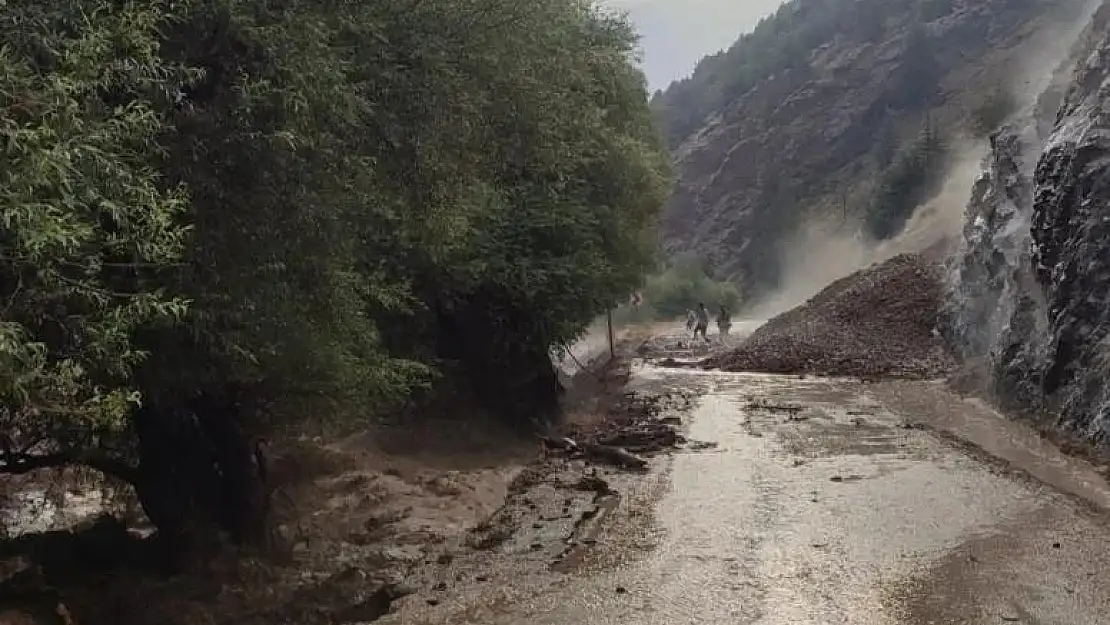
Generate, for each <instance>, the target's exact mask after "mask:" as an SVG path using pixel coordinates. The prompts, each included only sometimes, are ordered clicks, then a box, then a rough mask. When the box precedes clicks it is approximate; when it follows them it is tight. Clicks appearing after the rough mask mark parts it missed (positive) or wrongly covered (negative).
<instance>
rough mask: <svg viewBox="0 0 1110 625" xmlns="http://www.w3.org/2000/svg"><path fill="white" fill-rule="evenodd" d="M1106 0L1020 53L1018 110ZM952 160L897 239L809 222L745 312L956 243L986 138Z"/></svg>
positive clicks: (785, 246) (760, 314)
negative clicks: (778, 273)
mask: <svg viewBox="0 0 1110 625" xmlns="http://www.w3.org/2000/svg"><path fill="white" fill-rule="evenodd" d="M1101 4H1102V0H1091V2H1089V3H1087V4H1086V5H1084V7H1083V8H1082V9H1081V10H1080V11H1077V12H1075V13H1072V14H1070V15H1066V16H1064V15H1061V16H1060V19H1059V20H1058V21H1056V22H1054V23H1052V24H1051V25H1049V26H1047V27H1045V28H1043V29H1041V30H1040V31H1039V32H1038V33H1037V34H1036V36H1034V37H1033V38H1032V39H1031V40H1030V41H1029V42H1028V43H1027V44H1026V45H1027V46H1028V48H1029V49H1032V50H1036V51H1037V53H1036V54H1027V55H1023V56H1021V57H1020V59H1021V60H1020V61H1019V62H1018V63H1017V65H1016V66H1015V67H1012V68H1011V71H1010V76H1009V78H1008V79H1006V80H1004V81H1003V84H1005V85H1006V87H1007V88H1008V89H1009V90H1010V92H1011V93H1012V94H1013V95H1014V96H1015V98H1016V100H1017V102H1016V104H1017V108H1018V111H1017V113H1016V114H1017V115H1022V116H1024V117H1030V118H1031V111H1032V109H1033V107H1034V106H1035V105H1036V102H1037V99H1038V97H1039V96H1040V94H1042V93H1043V92H1044V91H1045V90H1046V89H1047V88H1048V87H1049V86H1050V85H1052V83H1053V80H1054V78H1056V77H1057V74H1056V72H1057V70H1058V69H1060V67H1061V64H1063V63H1064V62H1065V61H1066V60H1067V57H1068V55H1069V53H1070V51H1071V50H1072V48H1073V46H1074V45H1075V43H1076V42H1077V41H1078V39H1079V37H1080V36H1081V35H1082V33H1083V31H1084V30H1085V28H1086V26H1087V24H1089V23H1090V20H1091V18H1092V16H1093V15H1094V13H1095V11H1096V10H1097V9H1098V7H1099V6H1100V5H1101ZM951 148H952V150H951V153H952V154H954V155H955V156H954V158H952V159H951V161H950V162H949V165H948V171H947V172H946V175H945V182H944V184H943V186H942V188H941V191H940V193H939V194H937V195H936V196H935V197H933V198H932V199H930V200H928V201H927V202H925V203H924V204H922V205H921V206H919V207H918V208H917V209H916V210H915V211H914V213H913V216H912V217H911V218H910V221H909V222H908V223H907V224H906V227H905V229H904V230H903V231H902V233H901V234H900V235H899V236H897V237H896V238H894V239H892V240H889V241H878V242H877V241H873V240H871V239H870V238H869V237H868V236H867V235H866V234H864V233H863V231H862V223H860V222H859V221H848V222H846V221H845V220H843V219H821V218H817V219H811V220H809V221H807V223H806V224H805V225H804V226H802V228H800V229H799V231H798V232H797V233H796V234H795V235H794V236H793V237H791V238H790V239H788V240H786V241H784V242H783V243H782V245H781V246H780V266H781V267H782V268H783V273H782V280H781V286H780V288H779V289H778V290H777V291H775V292H774V293H771V294H770V295H768V296H766V297H764V298H762V299H761V300H760V301H759V302H757V303H755V304H754V305H753V306H752V307H750V308H749V311H748V314H747V315H746V316H748V317H750V318H752V319H770V318H771V317H774V316H775V315H778V314H780V313H783V312H785V311H787V310H790V309H791V308H794V307H796V306H798V305H800V304H802V303H804V302H805V301H806V300H808V299H809V298H811V297H813V296H814V295H816V294H817V293H819V292H820V291H821V290H822V289H824V288H825V287H826V286H828V285H829V284H830V283H832V282H834V281H836V280H838V279H840V278H843V277H845V276H848V275H850V274H852V273H855V272H856V271H859V270H860V269H863V268H865V267H868V266H870V265H872V264H874V263H880V262H883V261H885V260H888V259H890V258H892V257H894V256H897V255H898V254H904V253H914V252H923V251H926V250H930V251H933V250H944V248H945V247H946V246H947V245H952V244H954V243H955V241H957V240H958V238H959V236H960V233H961V230H962V228H963V222H964V209H965V207H966V205H967V201H968V199H969V197H970V194H971V189H972V186H973V185H974V184H975V180H976V179H977V178H978V177H979V175H980V174H981V172H982V162H983V159H984V158H985V157H986V156H987V153H988V150H989V145H988V142H987V141H986V140H982V139H980V140H974V139H971V138H970V137H962V138H960V139H958V140H957V142H956V143H955V144H954V145H952V146H951Z"/></svg>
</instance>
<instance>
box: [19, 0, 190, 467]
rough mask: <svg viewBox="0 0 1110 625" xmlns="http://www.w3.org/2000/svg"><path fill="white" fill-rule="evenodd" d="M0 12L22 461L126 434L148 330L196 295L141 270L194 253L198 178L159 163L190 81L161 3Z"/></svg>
mask: <svg viewBox="0 0 1110 625" xmlns="http://www.w3.org/2000/svg"><path fill="white" fill-rule="evenodd" d="M2 11H3V12H2V13H0V33H2V37H0V40H2V41H3V44H2V46H0V135H2V141H3V154H4V156H3V160H4V165H3V167H2V168H0V220H2V221H0V240H2V244H0V245H2V249H0V288H2V294H0V295H2V301H3V312H2V313H0V359H2V361H3V362H2V365H0V430H2V432H3V435H0V444H2V447H0V450H2V451H3V453H4V455H5V456H6V461H5V463H4V464H3V465H0V466H2V467H3V468H6V469H7V470H27V469H31V468H35V467H36V466H37V463H38V462H40V461H38V460H36V459H35V458H33V457H30V456H28V455H27V453H26V452H28V451H30V450H28V449H23V448H22V447H21V444H23V445H30V444H38V445H39V450H40V451H41V449H42V445H41V442H42V441H43V440H44V439H48V438H53V439H58V440H60V441H64V443H65V444H55V445H53V446H50V447H48V451H50V452H51V453H52V454H64V453H70V452H71V451H72V449H71V448H80V447H81V446H82V445H88V444H90V443H92V442H95V441H96V440H98V439H100V438H104V437H109V436H112V435H115V434H118V433H119V432H120V431H121V430H123V429H125V428H126V424H127V418H128V415H129V414H130V412H131V411H132V409H133V408H134V407H135V406H136V404H137V403H138V402H139V397H138V394H137V392H136V387H135V385H134V384H133V381H132V380H131V374H132V373H133V372H134V369H135V367H136V366H137V365H139V364H140V363H141V362H142V360H143V357H144V353H143V352H142V350H140V349H138V348H137V346H136V345H135V343H134V342H133V340H132V334H133V332H134V331H135V330H136V328H138V327H140V326H142V325H143V324H146V323H150V322H152V321H155V320H159V319H173V318H176V317H178V316H179V315H180V313H181V312H182V310H183V306H182V302H181V301H180V300H178V299H175V298H174V295H173V294H167V292H166V289H165V288H163V285H160V284H157V283H150V284H143V285H139V284H136V283H135V282H134V280H131V279H130V276H133V275H135V274H136V273H139V272H142V271H144V270H145V269H144V268H151V267H153V268H158V267H167V266H171V265H173V264H174V263H176V262H177V261H178V259H179V257H180V255H181V254H182V251H183V245H184V234H185V228H184V227H183V226H182V225H181V224H180V222H179V219H178V218H179V216H180V215H181V213H182V210H183V208H184V206H185V199H186V195H185V193H183V189H182V188H181V187H179V186H177V185H173V184H171V183H169V182H168V181H167V180H166V179H165V178H164V176H162V175H161V174H160V173H159V172H158V170H157V168H156V164H157V158H158V154H159V152H160V150H161V146H160V145H159V138H160V137H161V136H162V135H163V134H164V133H166V132H168V131H169V130H170V128H169V125H168V120H167V119H166V116H165V111H166V110H167V108H168V107H167V104H168V103H170V102H172V93H173V91H174V90H175V88H176V87H175V84H177V83H178V82H180V81H182V80H184V79H186V78H187V75H186V73H185V72H184V71H183V70H182V68H181V67H180V66H177V65H175V64H173V63H172V62H167V61H166V60H164V59H162V58H161V57H160V54H159V52H160V50H159V46H158V44H159V42H158V27H159V26H160V25H161V24H162V23H164V22H165V21H166V20H167V19H169V18H170V17H172V16H171V15H169V14H167V13H166V12H165V9H164V7H163V6H162V5H161V3H159V2H134V3H129V4H127V5H125V6H122V7H119V8H115V7H112V6H111V4H110V3H107V2H103V3H89V2H81V1H79V0H69V1H65V2H60V3H56V4H53V5H44V4H42V3H34V2H18V1H16V2H7V3H5V4H4V5H3V8H2Z"/></svg>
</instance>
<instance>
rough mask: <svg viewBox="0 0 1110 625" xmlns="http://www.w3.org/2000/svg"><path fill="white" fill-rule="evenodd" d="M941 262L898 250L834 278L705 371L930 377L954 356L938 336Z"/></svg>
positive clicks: (941, 371) (713, 359) (947, 367)
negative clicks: (898, 253) (823, 288)
mask: <svg viewBox="0 0 1110 625" xmlns="http://www.w3.org/2000/svg"><path fill="white" fill-rule="evenodd" d="M941 278H942V268H941V265H940V264H939V263H938V262H936V261H934V260H933V259H932V258H931V257H927V256H923V255H919V254H903V255H900V256H896V257H894V258H891V259H890V260H888V261H886V262H883V263H880V264H877V265H873V266H871V267H869V268H867V269H864V270H861V271H858V272H856V273H854V274H852V275H850V276H848V277H845V278H842V279H840V280H838V281H836V282H834V283H832V284H831V285H829V286H828V287H826V288H825V290H823V291H821V292H820V293H818V294H817V295H816V296H815V297H813V298H812V299H810V300H809V301H808V302H806V303H805V304H803V305H801V306H798V307H797V308H794V309H793V310H790V311H787V312H785V313H783V314H781V315H779V316H777V317H775V318H773V319H771V320H770V321H768V322H767V323H766V324H764V325H763V326H762V327H760V328H759V329H758V330H756V331H755V332H754V333H753V334H752V335H751V336H750V337H749V338H748V339H747V340H746V341H744V342H743V343H742V344H741V345H740V346H739V347H738V348H737V349H734V350H731V351H729V352H726V353H723V354H720V355H716V356H712V357H710V358H707V359H706V360H704V361H702V366H703V367H704V368H707V369H720V370H724V371H753V372H763V373H784V374H815V375H834V376H850V377H859V378H865V379H874V378H882V377H898V378H935V377H941V376H944V375H946V374H947V373H949V372H950V371H952V370H953V369H954V367H955V364H956V361H955V358H954V357H953V356H952V354H951V353H950V352H949V349H948V347H947V345H946V344H945V341H944V339H943V338H942V336H941V333H940V332H939V331H938V324H939V322H940V316H941V314H940V310H941V301H942V297H943V287H942V279H941Z"/></svg>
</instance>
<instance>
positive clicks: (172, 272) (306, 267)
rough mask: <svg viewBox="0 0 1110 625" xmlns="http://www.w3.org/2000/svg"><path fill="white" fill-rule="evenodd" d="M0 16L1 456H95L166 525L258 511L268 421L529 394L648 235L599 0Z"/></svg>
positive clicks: (101, 9) (616, 28)
mask: <svg viewBox="0 0 1110 625" xmlns="http://www.w3.org/2000/svg"><path fill="white" fill-rule="evenodd" d="M0 32H2V33H3V35H4V38H3V42H4V46H3V48H0V64H2V67H3V72H2V73H0V81H2V82H3V88H2V89H0V115H2V116H3V117H2V120H0V122H2V123H0V132H3V133H4V138H5V159H6V161H7V163H6V164H7V167H6V168H5V171H4V174H3V175H4V183H3V185H2V187H0V190H2V195H0V212H2V214H3V216H4V221H3V223H2V224H0V236H3V238H4V250H3V256H2V257H0V276H2V280H3V282H2V284H0V287H2V289H3V292H2V293H0V297H2V298H3V301H4V302H5V303H6V309H5V313H4V315H3V316H2V317H0V355H2V357H3V358H4V359H5V365H6V367H5V371H4V373H3V374H2V375H3V376H4V377H3V378H2V380H3V384H2V386H0V393H3V405H2V410H3V412H2V413H0V417H2V418H3V419H4V420H5V421H6V422H9V423H19V424H21V425H20V426H19V428H15V429H10V431H11V432H12V436H9V437H8V438H9V440H7V441H5V443H6V444H5V446H4V448H2V449H0V471H7V472H12V471H22V470H28V469H30V468H33V467H37V466H42V465H49V464H59V463H70V462H78V463H85V464H95V465H96V466H98V467H100V468H103V469H105V470H114V473H115V474H116V475H118V476H120V477H124V478H125V479H128V480H130V481H132V482H133V483H134V484H135V485H136V487H137V490H138V491H139V494H140V498H141V500H142V501H143V503H144V506H145V507H146V509H147V512H148V514H149V516H150V517H151V519H152V520H154V521H155V522H156V523H157V524H158V525H159V526H160V527H161V528H162V529H163V530H166V531H168V532H170V533H173V534H181V533H184V532H186V531H187V528H189V527H193V526H195V523H194V521H197V520H199V521H200V522H201V523H210V524H215V525H216V526H218V527H221V528H224V529H229V530H231V531H232V533H233V535H235V536H236V537H237V538H240V539H247V537H249V536H250V535H251V534H253V533H255V531H256V530H257V522H258V521H259V515H260V512H261V511H260V510H259V507H260V506H259V504H258V497H257V490H258V489H257V478H258V476H257V475H256V474H255V471H256V470H255V469H254V468H252V466H253V465H252V464H251V462H252V461H251V454H250V452H251V449H250V443H249V438H248V437H249V436H250V434H251V433H252V432H255V431H261V430H265V429H266V428H269V427H273V426H275V425H279V424H280V425H289V426H294V427H295V426H297V425H298V424H301V423H304V422H305V420H306V419H317V418H322V417H324V416H333V417H343V418H346V419H348V420H350V419H359V418H366V417H371V416H374V415H381V414H383V413H384V412H386V411H389V410H395V409H397V408H398V407H399V406H402V405H404V404H406V403H408V402H409V401H411V400H412V399H413V398H414V397H416V395H414V393H415V392H417V391H419V390H420V389H432V390H434V389H435V388H436V386H435V384H436V380H449V381H451V382H452V383H453V384H455V385H457V384H465V385H469V386H471V387H474V388H475V389H476V390H477V391H478V393H477V394H478V396H479V397H480V398H481V399H482V400H484V401H485V402H486V404H487V405H488V407H489V408H490V409H492V410H498V411H502V412H505V413H508V414H510V415H511V416H514V417H516V418H524V417H531V416H532V415H531V414H530V411H532V410H537V409H541V408H543V407H544V406H540V405H537V404H546V406H548V407H549V406H550V405H551V404H552V403H553V402H552V401H551V400H552V398H553V394H554V387H553V384H552V379H551V365H550V361H549V360H548V358H547V354H548V351H549V349H550V348H551V347H552V346H553V345H558V344H560V343H562V342H564V341H569V340H572V339H573V338H575V337H576V336H577V335H578V334H580V333H581V332H582V331H583V330H584V328H585V327H586V326H587V324H588V323H589V322H590V321H591V320H592V319H594V318H595V317H596V316H597V315H598V314H599V313H601V312H603V311H604V310H605V309H606V308H607V307H608V306H609V305H611V304H613V303H615V302H617V301H620V300H623V299H624V298H625V297H626V296H627V294H628V293H629V292H630V291H631V290H632V289H633V288H634V287H635V286H636V285H637V284H638V283H639V281H640V279H641V275H642V274H643V272H644V271H645V269H647V268H649V267H651V266H652V262H653V258H652V257H653V249H654V242H655V238H654V233H653V231H654V224H655V219H656V214H657V212H658V210H659V208H660V206H661V204H662V202H663V200H664V198H665V194H666V191H667V178H668V174H669V172H668V165H667V161H666V156H665V152H664V150H663V149H662V146H661V145H660V142H659V140H658V138H657V134H656V132H655V129H654V128H653V125H652V121H651V114H650V110H649V108H648V105H647V101H646V92H645V83H644V79H643V76H642V75H641V73H640V72H639V71H638V70H637V69H636V68H635V66H634V64H633V62H632V58H633V52H634V48H635V43H636V38H635V34H634V33H633V32H632V30H631V29H630V28H629V26H628V25H627V24H626V23H625V22H624V21H622V20H621V19H619V18H617V17H614V16H612V15H609V14H607V13H605V12H603V11H601V10H600V9H598V8H597V7H596V6H594V5H593V4H592V3H591V2H587V1H585V0H557V1H555V2H549V1H546V0H543V1H541V0H527V1H521V0H512V1H510V0H426V1H423V2H407V1H403V0H398V1H396V2H394V1H383V2H364V3H333V2H325V1H322V0H290V1H288V2H280V3H272V2H262V1H261V0H214V1H212V2H204V3H201V2H171V1H170V0H134V1H129V2H126V3H124V2H117V1H115V0H66V1H64V2H62V3H60V4H59V3H56V4H41V3H39V4H36V3H31V2H27V1H25V0H10V1H9V2H7V3H5V4H3V5H0ZM139 363H141V366H136V365H138V364H139ZM26 424H34V426H35V427H36V428H37V430H38V432H36V433H32V432H31V430H30V427H29V425H26ZM5 425H7V423H5ZM109 434H110V436H109ZM21 445H22V446H21ZM94 461H95V462H94Z"/></svg>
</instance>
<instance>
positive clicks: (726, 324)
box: [717, 306, 732, 343]
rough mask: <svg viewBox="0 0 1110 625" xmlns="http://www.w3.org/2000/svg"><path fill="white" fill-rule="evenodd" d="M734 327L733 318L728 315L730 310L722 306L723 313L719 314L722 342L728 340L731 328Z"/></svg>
mask: <svg viewBox="0 0 1110 625" xmlns="http://www.w3.org/2000/svg"><path fill="white" fill-rule="evenodd" d="M731 327H732V317H731V316H730V315H729V314H728V309H727V308H725V307H724V306H721V312H719V313H718V314H717V331H718V332H720V334H721V342H722V343H723V342H724V341H725V339H727V338H728V331H729V328H731Z"/></svg>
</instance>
